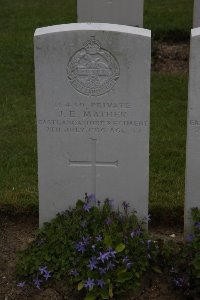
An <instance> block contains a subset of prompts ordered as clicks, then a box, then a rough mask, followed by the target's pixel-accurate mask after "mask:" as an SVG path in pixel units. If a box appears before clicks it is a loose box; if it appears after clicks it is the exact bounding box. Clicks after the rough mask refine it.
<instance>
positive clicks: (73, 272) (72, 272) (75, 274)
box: [70, 269, 79, 277]
mask: <svg viewBox="0 0 200 300" xmlns="http://www.w3.org/2000/svg"><path fill="white" fill-rule="evenodd" d="M70 275H72V276H74V277H76V276H78V275H79V272H78V271H77V270H76V269H73V270H71V272H70Z"/></svg>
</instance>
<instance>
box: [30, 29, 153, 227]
mask: <svg viewBox="0 0 200 300" xmlns="http://www.w3.org/2000/svg"><path fill="white" fill-rule="evenodd" d="M34 42H35V73H36V100H37V101H36V107H37V136H38V166H39V167H38V176H39V203H40V204H39V210H40V225H42V224H43V222H45V221H49V220H50V219H51V218H53V217H54V216H55V215H56V213H58V212H61V211H63V210H65V209H67V208H68V207H69V206H71V207H73V206H74V204H75V202H76V200H77V199H80V198H81V199H83V198H84V194H85V192H87V193H88V194H95V195H96V197H97V199H99V200H104V199H105V198H107V197H110V198H113V199H115V203H116V207H118V205H120V203H122V202H123V201H127V202H129V203H130V206H131V208H132V209H133V208H135V209H136V210H137V212H138V216H139V217H145V216H146V215H147V213H148V177H149V98H150V61H151V53H150V43H151V38H150V31H149V30H145V29H139V28H134V27H130V26H122V25H111V24H88V23H87V24H84V23H82V24H69V25H59V26H51V27H46V28H39V29H37V30H36V32H35V38H34Z"/></svg>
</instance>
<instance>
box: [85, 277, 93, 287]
mask: <svg viewBox="0 0 200 300" xmlns="http://www.w3.org/2000/svg"><path fill="white" fill-rule="evenodd" d="M94 285H95V283H94V279H91V278H88V280H87V281H86V283H85V284H84V287H85V288H86V289H92V288H93V286H94Z"/></svg>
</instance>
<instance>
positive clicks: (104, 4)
mask: <svg viewBox="0 0 200 300" xmlns="http://www.w3.org/2000/svg"><path fill="white" fill-rule="evenodd" d="M143 10H144V0H123V1H122V0H77V15H78V16H77V17H78V22H97V23H113V24H122V25H130V26H137V27H143Z"/></svg>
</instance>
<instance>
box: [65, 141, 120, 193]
mask: <svg viewBox="0 0 200 300" xmlns="http://www.w3.org/2000/svg"><path fill="white" fill-rule="evenodd" d="M90 140H91V160H88V161H85V160H71V159H69V166H70V167H92V183H93V191H92V192H93V194H95V195H96V167H114V168H116V167H118V163H119V162H118V160H116V161H98V160H97V158H96V147H97V146H96V143H97V140H96V139H92V138H91V139H90Z"/></svg>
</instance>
